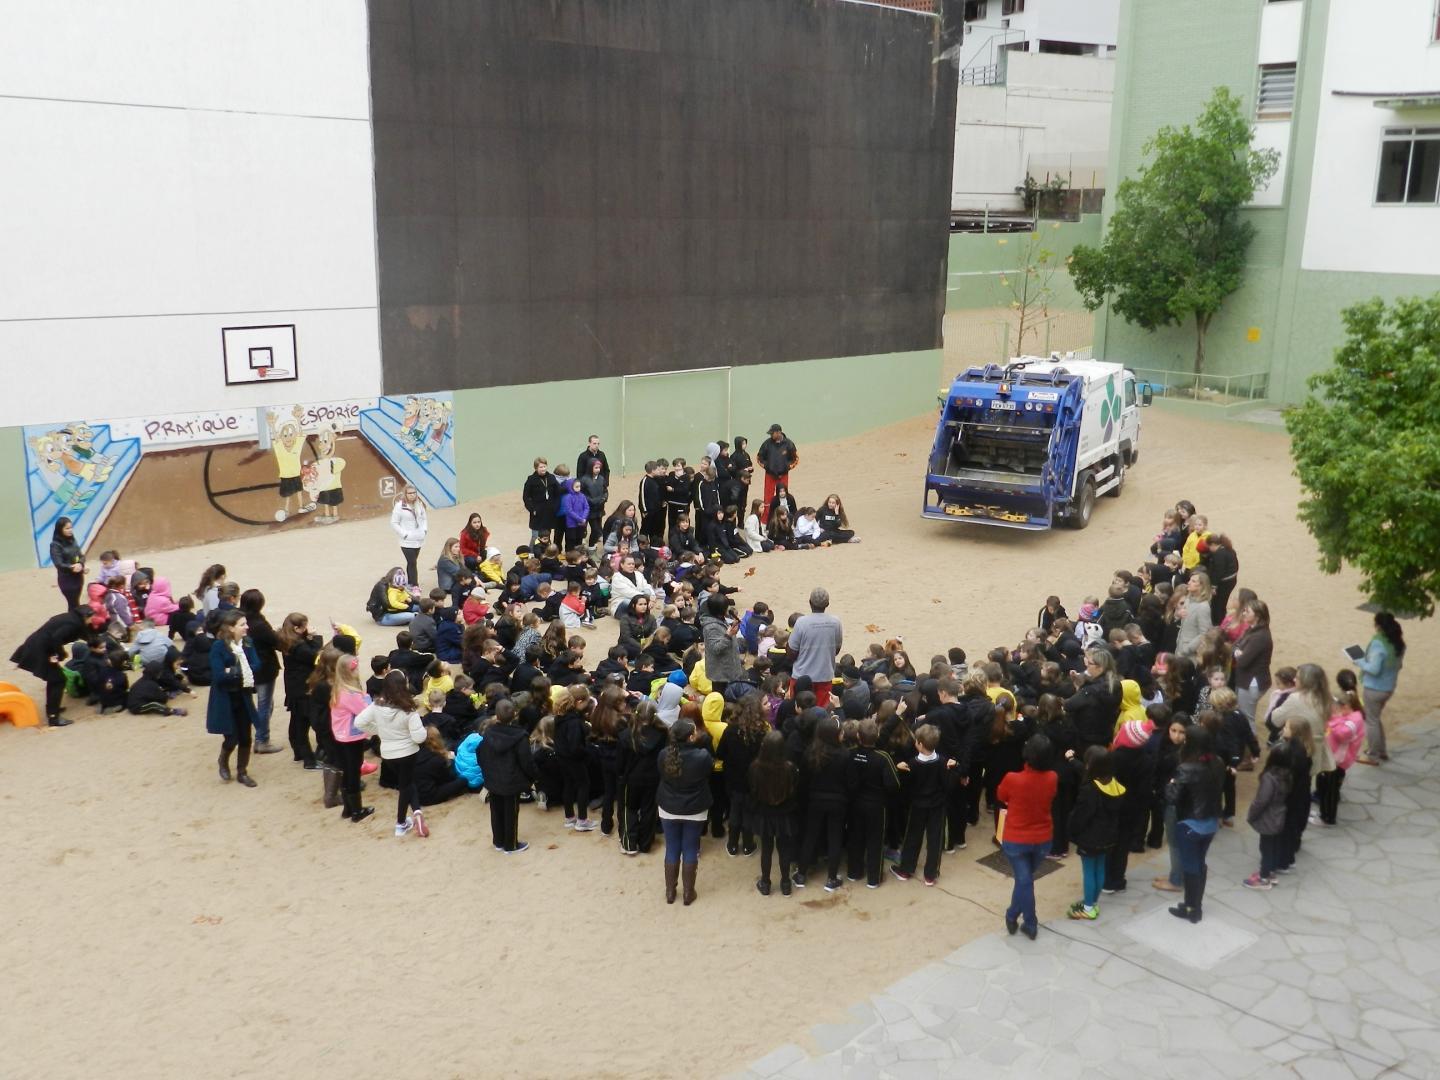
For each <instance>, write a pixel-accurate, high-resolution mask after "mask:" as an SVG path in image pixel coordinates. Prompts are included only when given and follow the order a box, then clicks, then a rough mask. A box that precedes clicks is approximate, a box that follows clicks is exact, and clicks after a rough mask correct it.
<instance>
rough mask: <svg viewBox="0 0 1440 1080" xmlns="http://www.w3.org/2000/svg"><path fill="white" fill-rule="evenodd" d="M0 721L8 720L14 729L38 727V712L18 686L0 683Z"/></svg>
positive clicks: (27, 695)
mask: <svg viewBox="0 0 1440 1080" xmlns="http://www.w3.org/2000/svg"><path fill="white" fill-rule="evenodd" d="M0 720H9V721H10V723H12V724H14V725H15V726H16V727H39V726H40V710H38V709H37V708H35V702H33V701H31V700H30V695H29V694H26V693H24V692H23V691H22V690H21V689H20V688H19V687H18V686H15V685H13V684H12V683H7V682H0Z"/></svg>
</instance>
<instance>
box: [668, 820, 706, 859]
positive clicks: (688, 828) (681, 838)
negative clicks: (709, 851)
mask: <svg viewBox="0 0 1440 1080" xmlns="http://www.w3.org/2000/svg"><path fill="white" fill-rule="evenodd" d="M660 828H661V830H662V831H663V832H664V833H665V861H666V862H667V863H674V862H683V863H685V864H686V865H687V866H694V865H695V864H696V863H698V862H699V861H700V837H701V836H703V835H704V833H705V822H703V821H679V820H677V819H675V818H661V819H660Z"/></svg>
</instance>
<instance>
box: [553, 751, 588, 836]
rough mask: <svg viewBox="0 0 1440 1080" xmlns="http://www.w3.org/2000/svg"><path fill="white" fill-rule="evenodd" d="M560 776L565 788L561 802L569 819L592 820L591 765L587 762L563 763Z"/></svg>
mask: <svg viewBox="0 0 1440 1080" xmlns="http://www.w3.org/2000/svg"><path fill="white" fill-rule="evenodd" d="M560 775H561V778H562V779H563V781H564V787H563V788H562V793H561V796H560V800H561V802H562V804H563V805H564V807H565V816H566V817H567V818H579V819H580V820H582V821H588V820H589V818H590V765H589V763H588V762H585V761H562V762H561V763H560Z"/></svg>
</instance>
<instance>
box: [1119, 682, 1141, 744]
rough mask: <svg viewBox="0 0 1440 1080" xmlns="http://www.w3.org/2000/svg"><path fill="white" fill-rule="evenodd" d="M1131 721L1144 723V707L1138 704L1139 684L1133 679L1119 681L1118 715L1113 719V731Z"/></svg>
mask: <svg viewBox="0 0 1440 1080" xmlns="http://www.w3.org/2000/svg"><path fill="white" fill-rule="evenodd" d="M1131 720H1134V721H1136V722H1137V723H1141V724H1143V723H1144V722H1145V706H1144V705H1142V704H1140V684H1139V683H1138V682H1136V681H1135V680H1134V679H1121V680H1120V715H1119V716H1118V717H1116V719H1115V731H1117V732H1118V731H1119V730H1120V728H1121V727H1122V726H1124V725H1125V724H1127V723H1129V722H1130V721H1131Z"/></svg>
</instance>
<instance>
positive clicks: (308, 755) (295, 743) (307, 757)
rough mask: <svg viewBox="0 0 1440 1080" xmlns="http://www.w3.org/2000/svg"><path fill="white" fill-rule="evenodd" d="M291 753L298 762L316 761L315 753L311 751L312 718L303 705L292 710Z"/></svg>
mask: <svg viewBox="0 0 1440 1080" xmlns="http://www.w3.org/2000/svg"><path fill="white" fill-rule="evenodd" d="M290 751H291V753H293V754H294V755H295V760H296V761H304V762H313V761H314V760H315V751H314V750H311V749H310V718H309V717H308V716H306V706H305V705H303V704H302V705H300V706H298V707H296V708H293V709H291V710H290Z"/></svg>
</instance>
